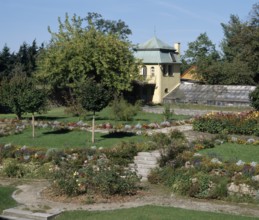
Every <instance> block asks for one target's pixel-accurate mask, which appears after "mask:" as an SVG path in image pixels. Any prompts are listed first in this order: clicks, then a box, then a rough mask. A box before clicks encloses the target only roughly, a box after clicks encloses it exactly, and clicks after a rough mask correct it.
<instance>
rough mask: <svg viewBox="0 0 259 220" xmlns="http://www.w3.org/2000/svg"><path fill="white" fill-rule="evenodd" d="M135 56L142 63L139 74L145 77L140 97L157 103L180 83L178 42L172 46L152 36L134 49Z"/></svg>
mask: <svg viewBox="0 0 259 220" xmlns="http://www.w3.org/2000/svg"><path fill="white" fill-rule="evenodd" d="M134 50H135V57H136V58H137V59H140V60H141V61H142V63H143V66H142V67H141V70H140V74H141V75H142V76H143V78H144V79H145V83H144V84H143V85H142V89H141V98H142V99H143V100H144V101H146V102H152V103H154V104H159V103H162V102H163V98H165V97H166V96H167V95H168V94H169V93H170V92H171V91H173V90H174V89H175V88H176V87H177V86H179V85H180V64H181V63H180V59H179V56H180V55H179V53H180V43H176V44H175V45H174V47H172V46H170V45H168V44H166V43H164V42H162V41H161V40H159V39H158V38H157V37H153V38H151V39H150V40H148V41H147V42H145V43H143V44H139V45H138V46H137V47H136V48H135V49H134Z"/></svg>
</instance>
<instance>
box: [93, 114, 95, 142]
mask: <svg viewBox="0 0 259 220" xmlns="http://www.w3.org/2000/svg"><path fill="white" fill-rule="evenodd" d="M94 120H95V112H94V114H93V120H92V144H94V124H95V123H94Z"/></svg>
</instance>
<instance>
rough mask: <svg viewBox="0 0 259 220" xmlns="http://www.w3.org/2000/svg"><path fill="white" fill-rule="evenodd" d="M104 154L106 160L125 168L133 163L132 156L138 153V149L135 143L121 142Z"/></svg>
mask: <svg viewBox="0 0 259 220" xmlns="http://www.w3.org/2000/svg"><path fill="white" fill-rule="evenodd" d="M105 153H106V155H107V158H108V159H110V160H111V161H112V162H113V163H115V164H118V165H122V166H127V165H128V164H129V163H132V162H133V159H134V156H136V155H137V153H138V148H137V144H136V143H131V142H122V143H120V144H119V145H117V146H116V147H114V148H112V149H109V150H107V151H106V152H105Z"/></svg>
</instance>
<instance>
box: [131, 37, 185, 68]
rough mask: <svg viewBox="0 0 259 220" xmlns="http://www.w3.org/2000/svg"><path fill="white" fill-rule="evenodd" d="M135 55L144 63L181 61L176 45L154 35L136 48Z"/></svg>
mask: <svg viewBox="0 0 259 220" xmlns="http://www.w3.org/2000/svg"><path fill="white" fill-rule="evenodd" d="M134 50H135V57H136V58H137V59H141V60H142V62H143V63H150V64H151V63H156V64H157V63H180V61H179V57H178V56H177V53H176V50H175V48H174V47H171V46H170V45H168V44H166V43H164V42H163V41H161V40H160V39H158V38H157V37H152V38H151V39H150V40H148V41H146V42H145V43H143V44H139V45H137V46H136V48H134Z"/></svg>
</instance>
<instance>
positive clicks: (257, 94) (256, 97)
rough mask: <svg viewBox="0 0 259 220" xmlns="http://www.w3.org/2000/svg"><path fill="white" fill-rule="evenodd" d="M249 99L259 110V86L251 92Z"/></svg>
mask: <svg viewBox="0 0 259 220" xmlns="http://www.w3.org/2000/svg"><path fill="white" fill-rule="evenodd" d="M249 99H250V102H251V106H252V107H253V108H255V109H256V110H257V111H259V86H257V87H256V89H255V90H254V91H253V92H251V93H250V94H249Z"/></svg>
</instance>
